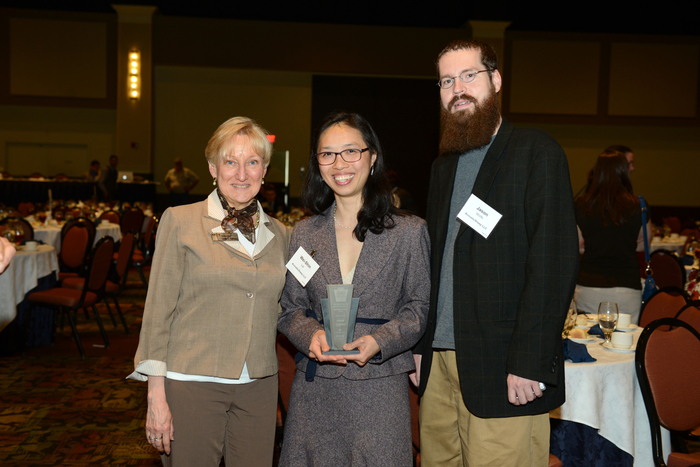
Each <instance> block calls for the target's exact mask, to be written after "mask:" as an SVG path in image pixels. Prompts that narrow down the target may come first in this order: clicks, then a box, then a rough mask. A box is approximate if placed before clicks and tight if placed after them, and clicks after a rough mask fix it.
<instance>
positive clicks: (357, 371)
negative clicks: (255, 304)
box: [277, 206, 430, 380]
mask: <svg viewBox="0 0 700 467" xmlns="http://www.w3.org/2000/svg"><path fill="white" fill-rule="evenodd" d="M332 209H333V207H332V206H331V208H329V209H327V210H326V211H325V212H324V213H323V214H321V215H318V216H314V217H312V218H310V219H305V220H303V221H301V222H299V223H298V224H296V225H295V226H294V231H293V232H292V240H291V244H290V249H289V253H290V254H289V256H290V257H291V256H293V255H294V253H296V251H297V249H298V248H299V247H300V246H302V247H303V248H304V249H305V250H306V252H307V253H311V251H312V250H316V253H315V254H314V256H313V258H314V260H315V261H316V262H317V263H318V264H319V265H320V268H319V269H318V271H317V272H316V274H314V276H313V277H312V278H311V279H310V280H309V282H308V283H307V284H306V287H302V286H301V285H300V284H299V282H298V281H297V280H296V278H295V277H294V276H293V275H292V274H291V273H289V272H287V282H286V285H285V287H284V291H283V292H282V299H281V304H282V314H281V315H280V318H279V321H278V323H277V328H278V329H279V331H280V332H281V333H282V334H284V335H285V336H287V337H288V338H289V340H290V341H291V342H292V343H293V344H294V346H295V347H296V348H297V349H299V351H300V352H302V353H303V354H304V355H305V356H306V357H304V358H303V359H302V360H301V361H300V362H299V363H298V364H297V368H299V369H300V370H302V371H304V370H306V364H307V363H308V358H307V357H308V354H309V344H310V343H311V337H312V336H313V334H314V333H315V332H316V331H318V330H319V329H323V326H322V325H321V323H319V322H318V321H317V320H315V319H313V318H309V317H306V315H305V310H306V309H307V308H311V309H312V310H314V312H315V313H316V315H317V316H318V317H321V316H322V311H321V302H320V300H321V299H322V298H327V297H328V294H327V291H326V285H328V284H342V283H343V281H342V278H341V275H340V263H339V260H338V248H337V246H336V239H335V225H334V222H333V211H332ZM394 220H395V222H396V225H395V227H394V228H392V229H385V230H384V232H382V233H381V234H379V235H375V234H373V233H371V232H369V231H368V232H367V236H366V237H365V241H364V244H363V246H362V252H361V253H360V257H359V259H358V260H357V266H356V267H355V275H354V278H353V285H354V288H353V297H356V298H359V299H360V304H359V309H358V312H357V316H358V318H374V319H386V320H389V322H388V323H385V324H382V325H370V324H362V323H357V324H356V326H355V334H354V338H355V339H357V338H359V337H361V336H364V335H368V334H371V335H372V337H374V339H375V340H376V341H377V344H379V348H380V349H381V350H380V354H379V358H377V357H375V358H373V359H372V360H371V361H370V362H369V363H368V364H367V365H365V366H364V367H360V366H358V365H357V364H355V363H352V362H351V363H348V365H347V366H342V365H335V364H319V367H318V369H317V371H316V376H320V377H323V378H337V377H339V376H341V375H343V376H344V377H346V378H348V379H356V380H360V379H369V378H377V377H381V376H389V375H396V374H400V373H407V372H410V371H412V370H413V369H415V363H414V361H413V355H412V353H411V351H410V349H411V347H413V346H414V345H415V344H416V342H418V339H419V338H420V337H421V336H422V335H423V332H424V331H425V323H426V319H427V315H428V301H429V297H430V242H429V239H428V229H427V228H426V224H425V221H423V220H422V219H420V218H418V217H415V216H405V217H399V216H395V217H394Z"/></svg>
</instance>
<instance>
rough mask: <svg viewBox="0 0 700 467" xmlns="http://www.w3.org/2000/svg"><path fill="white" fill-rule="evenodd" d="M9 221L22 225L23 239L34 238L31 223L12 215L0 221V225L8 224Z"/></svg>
mask: <svg viewBox="0 0 700 467" xmlns="http://www.w3.org/2000/svg"><path fill="white" fill-rule="evenodd" d="M10 223H14V224H15V225H19V226H21V227H22V232H24V241H27V240H34V229H33V228H32V224H30V223H29V222H27V221H25V220H24V219H23V218H21V217H14V216H11V217H6V218H4V219H3V220H1V221H0V225H9V224H10Z"/></svg>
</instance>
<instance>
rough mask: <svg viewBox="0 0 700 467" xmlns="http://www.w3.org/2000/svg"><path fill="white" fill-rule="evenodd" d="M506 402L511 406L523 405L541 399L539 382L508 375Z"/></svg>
mask: <svg viewBox="0 0 700 467" xmlns="http://www.w3.org/2000/svg"><path fill="white" fill-rule="evenodd" d="M507 382H508V402H510V403H511V404H513V405H525V404H527V403H528V402H532V401H534V400H535V398H536V397H542V390H541V389H540V383H539V381H533V380H531V379H525V378H521V377H520V376H515V375H511V374H509V375H508V379H507Z"/></svg>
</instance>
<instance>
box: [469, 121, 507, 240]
mask: <svg viewBox="0 0 700 467" xmlns="http://www.w3.org/2000/svg"><path fill="white" fill-rule="evenodd" d="M512 132H513V125H511V124H510V123H509V122H508V120H506V119H505V118H504V119H502V120H501V126H500V128H499V129H498V133H496V138H495V139H494V140H493V143H491V147H490V148H489V150H488V152H487V153H486V156H485V157H484V162H482V163H481V168H480V169H479V173H478V174H477V176H476V180H474V187H473V188H472V194H474V195H475V196H477V197H478V198H479V199H480V200H482V201H484V202H485V201H486V198H487V197H488V194H489V191H491V185H492V184H493V181H494V180H495V179H496V174H497V173H498V170H499V169H500V168H501V164H500V163H499V162H498V159H499V158H500V157H501V154H502V153H503V150H504V149H505V147H506V145H507V144H508V140H509V139H510V134H511V133H512ZM460 224H461V225H460V227H459V233H458V234H457V238H459V237H461V236H462V235H464V234H465V232H466V235H467V238H466V240H469V239H470V238H471V235H472V234H473V233H474V229H472V228H470V227H467V224H464V223H462V222H460Z"/></svg>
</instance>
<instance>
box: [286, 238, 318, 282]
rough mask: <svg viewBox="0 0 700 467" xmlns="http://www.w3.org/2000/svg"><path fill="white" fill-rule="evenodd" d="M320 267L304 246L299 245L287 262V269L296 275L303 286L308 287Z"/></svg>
mask: <svg viewBox="0 0 700 467" xmlns="http://www.w3.org/2000/svg"><path fill="white" fill-rule="evenodd" d="M319 267H320V266H319V265H318V263H317V262H316V261H314V259H313V258H312V257H311V255H309V254H308V253H307V252H306V250H304V249H303V248H302V247H299V249H298V250H297V252H296V253H294V256H292V259H290V260H289V262H288V263H287V270H289V272H291V273H292V275H293V276H294V277H296V279H297V280H298V281H299V283H300V284H301V286H302V287H306V284H307V283H308V282H309V280H310V279H311V278H312V277H313V276H314V274H316V271H318V268H319Z"/></svg>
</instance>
